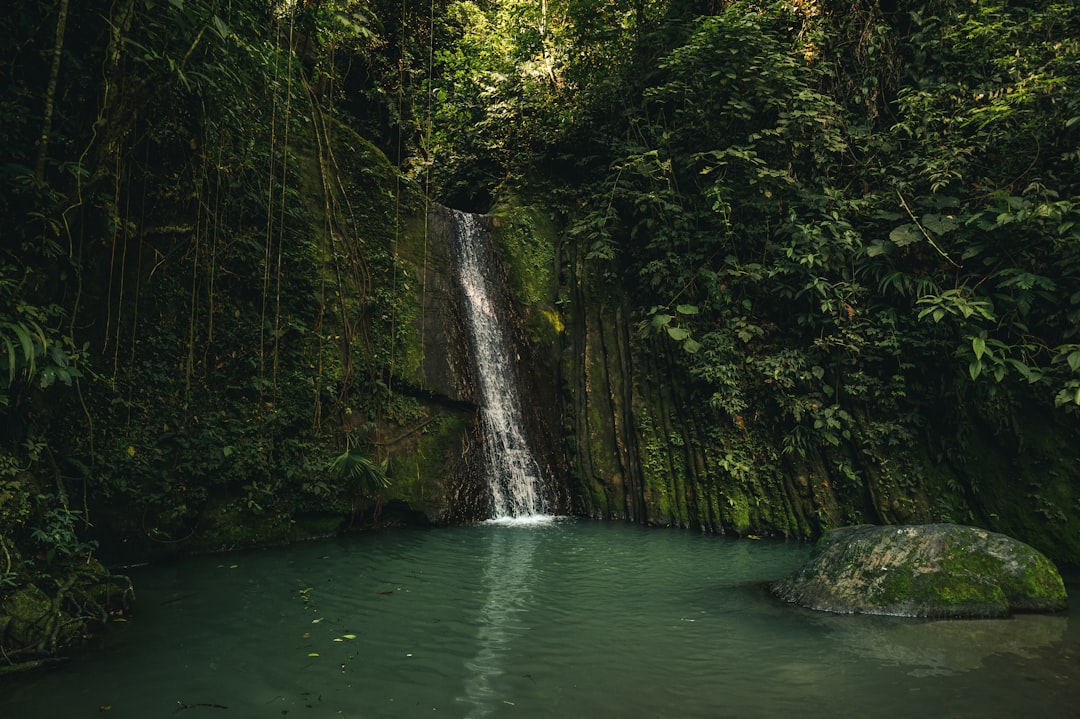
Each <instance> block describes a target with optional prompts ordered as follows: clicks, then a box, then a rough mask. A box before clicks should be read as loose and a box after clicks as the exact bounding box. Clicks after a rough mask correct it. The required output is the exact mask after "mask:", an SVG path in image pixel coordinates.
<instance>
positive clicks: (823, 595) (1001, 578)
mask: <svg viewBox="0 0 1080 719" xmlns="http://www.w3.org/2000/svg"><path fill="white" fill-rule="evenodd" d="M770 589H771V591H772V592H773V594H775V595H776V596H777V597H779V598H781V599H784V600H785V601H788V602H791V603H793V604H798V605H800V606H803V607H807V608H810V609H817V610H821V611H829V612H837V613H841V614H855V613H858V614H887V615H893V616H907V617H936V618H951V617H1003V616H1008V615H1009V614H1011V613H1013V612H1053V611H1059V610H1062V609H1065V607H1066V594H1065V585H1064V584H1063V583H1062V580H1061V575H1060V574H1059V573H1058V570H1057V568H1056V567H1055V566H1054V564H1053V563H1052V562H1051V561H1050V560H1049V559H1047V558H1046V557H1045V556H1043V555H1042V554H1041V553H1039V552H1038V551H1036V550H1035V549H1033V548H1032V547H1030V546H1028V545H1026V544H1024V543H1022V542H1019V541H1017V540H1015V539H1012V538H1011V537H1007V536H1005V535H1003V534H996V533H994V532H987V531H985V530H982V529H977V528H974V527H964V526H958V525H954V524H927V525H910V526H880V527H879V526H871V525H859V526H853V527H842V528H839V529H834V530H830V531H829V532H826V534H825V536H823V537H822V538H821V540H820V541H819V543H818V545H817V547H816V548H815V550H814V553H813V555H812V556H811V558H810V560H809V561H808V562H807V563H806V564H805V565H804V566H803V567H802V568H800V569H798V570H797V571H795V572H794V573H792V574H791V575H789V576H787V577H785V578H783V579H781V580H780V581H778V582H775V583H774V584H772V585H771V587H770Z"/></svg>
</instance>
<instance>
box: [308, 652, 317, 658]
mask: <svg viewBox="0 0 1080 719" xmlns="http://www.w3.org/2000/svg"><path fill="white" fill-rule="evenodd" d="M308 656H309V657H317V656H319V653H318V652H308Z"/></svg>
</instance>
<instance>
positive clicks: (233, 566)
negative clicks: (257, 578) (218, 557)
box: [229, 564, 240, 569]
mask: <svg viewBox="0 0 1080 719" xmlns="http://www.w3.org/2000/svg"><path fill="white" fill-rule="evenodd" d="M239 566H240V565H239V564H230V565H229V569H236V568H237V567H239Z"/></svg>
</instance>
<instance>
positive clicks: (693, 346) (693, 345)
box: [682, 337, 701, 354]
mask: <svg viewBox="0 0 1080 719" xmlns="http://www.w3.org/2000/svg"><path fill="white" fill-rule="evenodd" d="M682 348H683V349H684V350H686V351H687V352H688V353H690V354H697V352H698V350H700V349H701V343H700V342H698V341H696V340H695V339H694V338H693V337H687V338H686V341H685V342H683V345H682Z"/></svg>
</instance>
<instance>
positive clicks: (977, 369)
mask: <svg viewBox="0 0 1080 719" xmlns="http://www.w3.org/2000/svg"><path fill="white" fill-rule="evenodd" d="M982 368H983V365H982V362H981V361H979V360H974V361H973V362H972V363H971V364H969V365H968V374H969V375H971V379H972V380H976V379H978V378H979V375H980V374H982Z"/></svg>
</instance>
